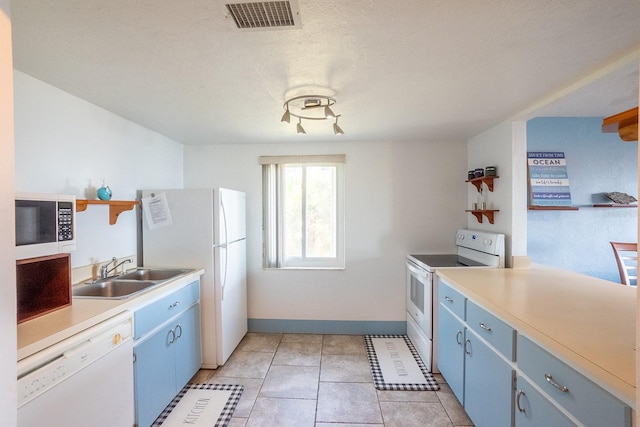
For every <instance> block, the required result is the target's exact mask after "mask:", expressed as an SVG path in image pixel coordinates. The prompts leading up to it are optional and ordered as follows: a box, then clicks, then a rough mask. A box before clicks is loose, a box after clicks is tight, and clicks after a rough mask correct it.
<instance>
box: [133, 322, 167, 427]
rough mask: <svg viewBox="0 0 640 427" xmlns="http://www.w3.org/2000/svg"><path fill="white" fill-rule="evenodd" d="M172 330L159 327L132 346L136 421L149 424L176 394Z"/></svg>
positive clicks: (140, 423) (144, 424)
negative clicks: (159, 328) (156, 330)
mask: <svg viewBox="0 0 640 427" xmlns="http://www.w3.org/2000/svg"><path fill="white" fill-rule="evenodd" d="M173 333H174V331H173V329H172V328H171V327H169V326H168V327H166V328H162V329H161V330H159V331H158V332H156V333H155V334H153V335H151V336H149V337H148V338H146V339H145V340H144V341H142V342H141V343H139V344H136V345H135V347H134V348H133V354H134V356H135V364H134V383H135V401H136V425H139V426H149V425H151V423H153V421H154V420H155V419H156V418H157V417H158V415H160V413H161V412H162V410H163V409H164V408H165V407H166V406H167V404H168V403H169V402H171V399H173V398H174V397H175V395H176V378H175V367H174V366H175V362H174V359H175V358H174V356H173V354H172V353H173V349H172V345H171V344H170V343H171V341H172V334H173Z"/></svg>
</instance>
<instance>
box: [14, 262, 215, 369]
mask: <svg viewBox="0 0 640 427" xmlns="http://www.w3.org/2000/svg"><path fill="white" fill-rule="evenodd" d="M202 274H204V270H190V271H189V272H187V273H184V274H181V275H180V276H178V277H176V278H175V279H173V280H170V281H168V282H166V283H163V284H161V285H159V286H157V287H154V288H152V289H149V290H148V291H145V292H141V293H140V294H137V295H134V296H132V297H130V298H125V299H85V298H73V301H72V304H71V306H69V307H65V308H62V309H60V310H56V311H54V312H52V313H49V314H46V315H44V316H40V317H38V318H35V319H32V320H28V321H26V322H24V323H20V324H19V325H18V360H22V359H24V358H25V357H28V356H30V355H32V354H34V353H36V352H38V351H40V350H43V349H45V348H47V347H49V346H51V345H53V344H55V343H57V342H60V341H62V340H64V339H66V338H69V337H70V336H72V335H75V334H77V333H78V332H81V331H83V330H85V329H87V328H90V327H91V326H94V325H97V324H98V323H100V322H103V321H105V320H107V319H109V318H110V317H113V316H115V315H117V314H119V313H122V312H124V311H125V310H135V309H136V308H138V307H140V306H142V305H145V304H147V303H149V302H151V301H153V300H156V299H158V298H161V297H163V296H164V295H166V294H169V293H171V292H173V291H174V290H176V289H179V288H181V287H183V286H184V285H186V284H189V283H191V282H193V281H194V280H196V279H198V278H199V277H200V276H201V275H202Z"/></svg>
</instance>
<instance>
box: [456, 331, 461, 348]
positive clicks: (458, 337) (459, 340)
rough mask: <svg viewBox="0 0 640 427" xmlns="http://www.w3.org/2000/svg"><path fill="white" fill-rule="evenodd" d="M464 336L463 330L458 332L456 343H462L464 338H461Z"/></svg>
mask: <svg viewBox="0 0 640 427" xmlns="http://www.w3.org/2000/svg"><path fill="white" fill-rule="evenodd" d="M461 337H462V331H458V333H456V343H457V344H458V345H462V340H461V339H460V338H461Z"/></svg>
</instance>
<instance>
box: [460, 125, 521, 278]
mask: <svg viewBox="0 0 640 427" xmlns="http://www.w3.org/2000/svg"><path fill="white" fill-rule="evenodd" d="M519 128H520V126H519V125H518V123H513V122H511V121H506V122H503V123H501V124H499V125H497V126H494V127H493V128H491V129H488V130H487V131H485V132H483V133H481V134H479V135H476V136H474V137H473V138H471V139H470V140H469V141H468V142H467V159H468V161H467V168H468V170H472V169H476V168H485V167H487V166H496V167H497V174H498V176H499V178H497V179H495V180H494V183H493V192H488V193H487V194H488V197H487V198H488V201H487V207H488V208H489V209H499V212H496V213H495V215H494V223H493V224H490V223H489V222H488V221H487V219H486V218H484V217H483V222H482V224H480V223H478V221H477V220H476V218H475V217H474V216H473V215H471V214H468V218H467V223H468V228H472V229H478V230H487V231H491V232H495V233H504V234H505V240H506V242H505V257H506V263H507V266H508V267H510V266H511V256H512V254H513V244H512V229H513V221H514V218H513V215H514V206H515V208H516V209H517V206H518V205H515V201H517V200H520V199H519V195H518V194H514V189H513V187H512V182H513V180H514V176H516V177H519V176H520V175H521V173H520V172H519V171H518V168H517V159H516V160H514V155H515V154H516V153H519V152H520V151H521V149H520V148H519V147H518V146H517V145H515V146H514V135H515V134H518V133H521V130H519ZM514 168H515V172H514ZM524 192H525V194H526V187H525V189H524ZM477 194H478V191H477V190H476V188H475V186H473V185H471V184H468V188H467V209H469V207H470V206H471V203H473V202H475V201H476V199H477ZM525 209H526V207H525ZM524 217H525V220H526V210H525V211H524ZM525 239H526V230H525ZM516 254H517V253H516Z"/></svg>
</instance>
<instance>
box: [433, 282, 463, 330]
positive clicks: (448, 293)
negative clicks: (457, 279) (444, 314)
mask: <svg viewBox="0 0 640 427" xmlns="http://www.w3.org/2000/svg"><path fill="white" fill-rule="evenodd" d="M465 300H466V298H465V297H464V295H462V294H461V293H460V292H458V291H456V290H455V289H453V288H452V287H451V286H449V285H447V284H446V283H445V282H443V281H442V279H438V301H439V302H440V303H441V304H442V305H444V306H445V307H447V308H448V309H449V310H451V311H452V312H453V313H454V314H455V315H456V316H458V317H459V318H460V319H462V320H464V301H465Z"/></svg>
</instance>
